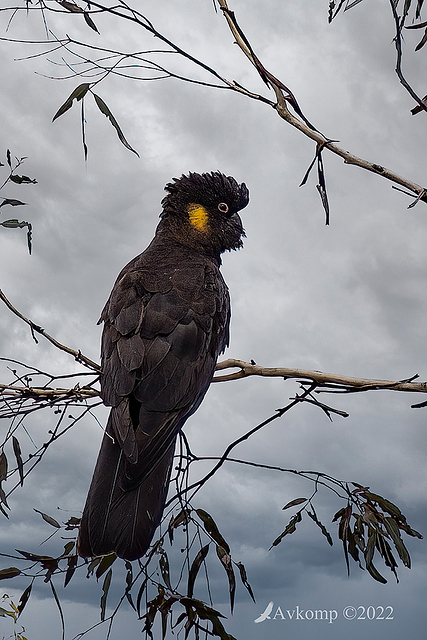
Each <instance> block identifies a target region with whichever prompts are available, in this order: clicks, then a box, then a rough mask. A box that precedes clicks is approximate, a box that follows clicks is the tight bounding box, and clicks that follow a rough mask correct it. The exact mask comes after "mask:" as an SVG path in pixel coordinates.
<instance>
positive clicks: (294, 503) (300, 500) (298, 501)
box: [282, 498, 307, 511]
mask: <svg viewBox="0 0 427 640" xmlns="http://www.w3.org/2000/svg"><path fill="white" fill-rule="evenodd" d="M303 502H307V498H295V500H291V501H290V502H287V503H286V504H285V506H284V507H282V511H284V510H285V509H289V508H290V507H296V506H297V505H298V504H302V503H303Z"/></svg>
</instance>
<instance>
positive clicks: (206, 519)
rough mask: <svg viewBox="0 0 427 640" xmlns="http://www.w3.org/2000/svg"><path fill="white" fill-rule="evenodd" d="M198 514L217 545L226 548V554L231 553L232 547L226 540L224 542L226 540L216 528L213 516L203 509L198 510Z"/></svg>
mask: <svg viewBox="0 0 427 640" xmlns="http://www.w3.org/2000/svg"><path fill="white" fill-rule="evenodd" d="M196 513H197V515H198V516H199V518H200V520H202V522H203V525H204V528H205V531H207V533H209V535H210V536H211V537H212V538H213V539H214V540H215V542H216V543H217V544H219V546H220V547H224V549H225V550H226V552H227V553H230V547H229V546H228V543H227V542H226V540H224V538H223V537H222V535H221V534H220V532H219V529H218V527H217V526H216V524H215V521H214V519H213V518H212V516H210V515H209V513H207V512H206V511H204V510H203V509H196Z"/></svg>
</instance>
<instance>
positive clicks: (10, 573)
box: [0, 567, 21, 580]
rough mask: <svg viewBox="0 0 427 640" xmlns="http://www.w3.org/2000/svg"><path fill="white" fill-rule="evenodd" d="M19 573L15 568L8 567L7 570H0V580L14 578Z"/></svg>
mask: <svg viewBox="0 0 427 640" xmlns="http://www.w3.org/2000/svg"><path fill="white" fill-rule="evenodd" d="M20 573H21V570H20V569H17V568H16V567H8V568H7V569H1V570H0V580H7V579H8V578H16V576H19V574H20Z"/></svg>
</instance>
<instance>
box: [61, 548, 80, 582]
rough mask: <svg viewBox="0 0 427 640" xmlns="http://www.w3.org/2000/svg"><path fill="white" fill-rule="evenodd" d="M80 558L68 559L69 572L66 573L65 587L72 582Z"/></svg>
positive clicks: (72, 557)
mask: <svg viewBox="0 0 427 640" xmlns="http://www.w3.org/2000/svg"><path fill="white" fill-rule="evenodd" d="M77 561H78V556H71V557H70V558H68V563H67V571H66V573H65V580H64V587H66V586H67V584H68V583H69V582H70V580H71V578H72V577H73V575H74V572H75V570H76V567H77Z"/></svg>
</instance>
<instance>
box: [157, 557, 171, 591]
mask: <svg viewBox="0 0 427 640" xmlns="http://www.w3.org/2000/svg"><path fill="white" fill-rule="evenodd" d="M159 553H160V558H159V566H160V572H161V574H162V578H163V580H164V583H165V585H166V586H167V587H168V589H172V587H171V581H170V573H169V560H168V556H167V553H166V551H164V549H159Z"/></svg>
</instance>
